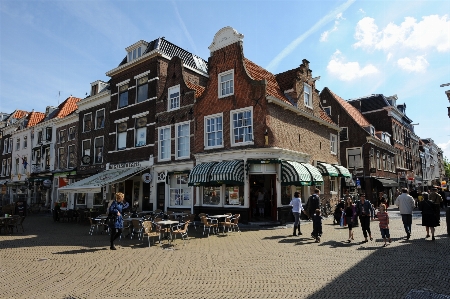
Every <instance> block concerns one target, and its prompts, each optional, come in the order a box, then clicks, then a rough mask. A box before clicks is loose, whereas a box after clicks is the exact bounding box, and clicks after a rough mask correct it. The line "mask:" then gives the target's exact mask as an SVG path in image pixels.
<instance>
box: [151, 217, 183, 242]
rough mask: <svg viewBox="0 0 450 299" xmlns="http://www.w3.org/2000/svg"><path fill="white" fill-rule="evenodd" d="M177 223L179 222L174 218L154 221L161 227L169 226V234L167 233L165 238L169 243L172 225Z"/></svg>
mask: <svg viewBox="0 0 450 299" xmlns="http://www.w3.org/2000/svg"><path fill="white" fill-rule="evenodd" d="M178 223H180V222H179V221H176V220H161V221H158V222H156V224H158V225H161V226H162V227H163V228H169V234H168V235H167V240H168V242H169V244H171V242H172V226H173V225H174V224H178Z"/></svg>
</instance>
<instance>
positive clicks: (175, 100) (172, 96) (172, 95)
mask: <svg viewBox="0 0 450 299" xmlns="http://www.w3.org/2000/svg"><path fill="white" fill-rule="evenodd" d="M178 108H180V85H177V86H173V87H170V88H169V110H175V109H178Z"/></svg>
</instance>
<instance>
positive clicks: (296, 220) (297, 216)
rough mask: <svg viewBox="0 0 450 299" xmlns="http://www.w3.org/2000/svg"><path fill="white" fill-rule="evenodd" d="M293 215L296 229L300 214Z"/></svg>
mask: <svg viewBox="0 0 450 299" xmlns="http://www.w3.org/2000/svg"><path fill="white" fill-rule="evenodd" d="M292 214H294V227H297V226H298V225H299V224H300V213H297V212H292Z"/></svg>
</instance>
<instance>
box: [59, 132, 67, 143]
mask: <svg viewBox="0 0 450 299" xmlns="http://www.w3.org/2000/svg"><path fill="white" fill-rule="evenodd" d="M64 142H66V130H61V131H59V143H64Z"/></svg>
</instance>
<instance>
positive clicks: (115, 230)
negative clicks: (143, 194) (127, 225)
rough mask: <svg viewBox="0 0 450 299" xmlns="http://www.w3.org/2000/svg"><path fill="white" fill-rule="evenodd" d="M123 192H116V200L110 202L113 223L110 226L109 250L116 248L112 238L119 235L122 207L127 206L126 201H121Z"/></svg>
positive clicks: (121, 224) (120, 232)
mask: <svg viewBox="0 0 450 299" xmlns="http://www.w3.org/2000/svg"><path fill="white" fill-rule="evenodd" d="M124 197H125V196H124V194H123V193H121V192H118V193H116V200H115V201H114V202H113V203H112V204H111V207H110V208H109V211H110V212H111V213H112V215H113V216H114V224H113V227H112V228H111V247H110V249H111V250H116V247H114V240H115V239H117V238H118V237H120V235H121V234H122V229H123V217H122V212H123V210H124V209H126V208H128V206H129V204H128V202H125V203H124V202H123V199H124Z"/></svg>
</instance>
